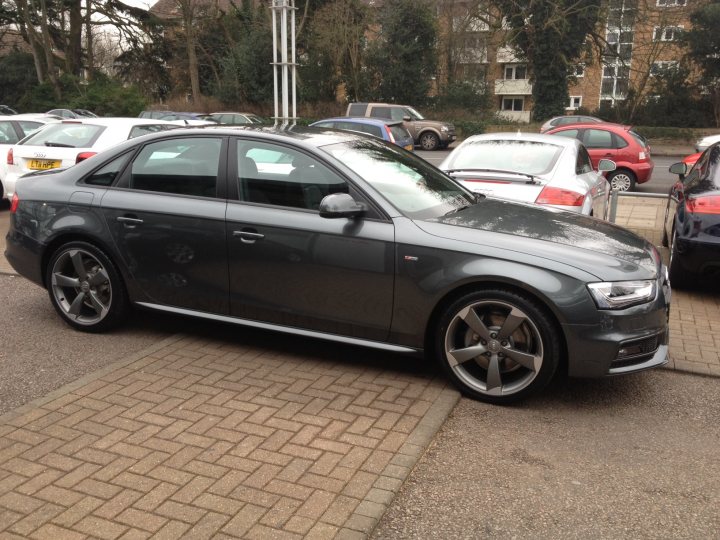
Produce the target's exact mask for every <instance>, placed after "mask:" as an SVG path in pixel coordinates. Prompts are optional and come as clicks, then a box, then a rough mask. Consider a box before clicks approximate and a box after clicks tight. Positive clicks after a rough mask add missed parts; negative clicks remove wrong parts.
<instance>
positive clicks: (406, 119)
mask: <svg viewBox="0 0 720 540" xmlns="http://www.w3.org/2000/svg"><path fill="white" fill-rule="evenodd" d="M403 120H404V121H405V122H412V117H410V116H403Z"/></svg>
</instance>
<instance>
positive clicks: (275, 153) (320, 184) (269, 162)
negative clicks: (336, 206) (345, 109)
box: [237, 140, 349, 210]
mask: <svg viewBox="0 0 720 540" xmlns="http://www.w3.org/2000/svg"><path fill="white" fill-rule="evenodd" d="M237 156H238V188H239V192H240V198H241V199H242V200H243V201H246V202H251V203H259V204H269V205H273V206H284V207H289V208H301V209H305V210H317V209H318V208H319V207H320V201H322V199H323V198H324V197H325V196H326V195H330V194H331V193H349V187H348V184H347V183H346V182H345V180H343V179H342V178H341V177H340V176H338V175H337V174H335V173H334V172H333V171H331V170H330V169H328V168H327V167H326V166H325V165H323V164H322V163H320V162H319V161H317V160H316V159H314V158H312V157H310V156H308V155H307V154H304V153H302V152H299V151H297V150H294V149H291V148H286V147H284V146H280V145H275V144H269V143H264V142H259V141H242V140H239V141H237Z"/></svg>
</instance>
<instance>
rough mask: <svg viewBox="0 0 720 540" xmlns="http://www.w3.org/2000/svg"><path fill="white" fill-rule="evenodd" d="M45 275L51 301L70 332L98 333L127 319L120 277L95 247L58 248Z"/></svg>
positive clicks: (78, 244)
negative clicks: (71, 330)
mask: <svg viewBox="0 0 720 540" xmlns="http://www.w3.org/2000/svg"><path fill="white" fill-rule="evenodd" d="M46 271H47V274H46V283H47V288H48V292H49V294H50V300H51V301H52V303H53V306H54V307H55V309H56V310H57V312H58V313H59V314H60V316H61V317H62V318H63V320H64V321H65V322H66V323H68V324H69V325H70V326H72V327H73V328H76V329H78V330H83V331H85V332H101V331H104V330H108V329H110V328H112V327H114V326H116V325H117V324H119V323H120V322H121V321H122V320H123V319H124V318H125V316H126V315H127V312H128V306H129V304H128V300H127V294H126V292H125V287H124V284H123V281H122V278H121V277H120V273H119V272H118V271H117V269H116V268H115V265H114V264H113V263H112V261H111V260H110V259H109V258H108V256H107V255H105V254H104V253H103V252H102V251H101V250H100V249H98V248H97V247H95V246H94V245H92V244H89V243H87V242H69V243H67V244H64V245H62V246H60V247H59V248H58V249H57V250H56V251H55V252H54V253H53V255H52V257H51V258H50V262H49V263H48V266H47V270H46Z"/></svg>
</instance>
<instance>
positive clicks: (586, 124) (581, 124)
mask: <svg viewBox="0 0 720 540" xmlns="http://www.w3.org/2000/svg"><path fill="white" fill-rule="evenodd" d="M576 128H593V129H598V128H608V129H610V130H613V129H617V130H622V131H629V130H631V129H632V126H627V125H624V124H616V123H614V122H578V123H577V124H568V125H566V126H557V127H554V128H552V129H551V130H548V131H560V130H563V131H564V130H568V129H576Z"/></svg>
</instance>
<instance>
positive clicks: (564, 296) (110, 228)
mask: <svg viewBox="0 0 720 540" xmlns="http://www.w3.org/2000/svg"><path fill="white" fill-rule="evenodd" d="M48 129H49V128H48ZM273 155H276V156H278V157H276V158H274V159H273V158H272V156H273ZM286 155H289V156H290V157H291V161H292V163H293V166H292V167H291V168H290V169H289V170H288V172H287V173H284V172H283V173H280V172H277V171H276V172H272V173H270V172H268V173H261V172H259V170H258V167H257V165H256V162H255V159H254V158H253V156H255V157H258V158H259V157H261V156H262V157H263V159H266V160H273V161H275V162H277V161H280V160H281V159H280V157H279V156H286ZM296 164H297V165H296ZM551 213H552V217H551V218H549V216H550V214H551ZM6 257H7V259H8V261H9V262H10V264H11V265H12V266H13V268H15V270H16V271H17V272H18V273H19V274H20V275H21V276H24V277H26V278H28V279H30V280H31V281H33V282H35V283H37V284H39V285H41V286H43V287H45V288H47V290H48V292H49V296H50V301H51V303H52V305H53V306H54V308H55V310H56V311H57V312H58V314H59V316H60V317H61V318H62V320H63V321H65V322H66V323H67V324H68V325H70V326H72V327H74V328H76V329H79V330H85V331H91V332H99V331H103V330H107V329H109V328H112V327H113V326H116V325H118V324H120V323H121V322H122V320H123V318H124V317H125V316H126V315H127V314H128V311H129V309H130V307H131V306H138V307H142V308H145V309H151V310H156V311H161V312H167V313H174V314H182V315H186V316H193V317H201V318H204V319H208V320H212V321H217V322H223V323H234V324H239V325H244V326H249V327H254V328H263V329H265V330H276V331H282V332H289V333H292V334H298V335H301V336H305V337H315V338H321V339H326V340H331V341H336V342H341V343H352V344H354V345H364V346H367V347H371V348H375V349H382V350H390V351H395V352H406V353H415V354H416V353H419V352H420V351H422V350H423V349H424V348H426V347H427V352H428V353H430V354H432V355H433V356H435V358H436V359H437V360H438V361H439V363H440V364H441V365H442V367H443V369H444V370H445V371H446V373H447V374H448V377H449V378H450V379H451V380H452V381H453V382H454V383H455V384H456V385H457V386H458V387H459V388H460V390H462V391H463V392H464V393H465V394H467V395H469V396H472V397H475V398H478V399H482V400H486V401H490V402H509V401H513V400H517V399H520V398H522V397H525V396H527V395H528V394H530V393H532V392H535V391H538V390H540V389H541V388H543V387H544V386H545V385H546V384H547V383H548V382H549V381H550V380H551V379H552V377H553V375H554V374H555V372H556V371H557V370H558V368H559V367H560V366H562V367H563V369H567V371H568V373H569V374H570V375H571V376H577V377H604V376H607V375H617V374H623V373H630V372H635V371H640V370H643V369H648V368H653V367H656V366H660V365H662V364H664V363H665V362H666V361H667V352H668V347H667V335H668V308H669V300H670V290H669V288H668V284H667V282H666V280H665V279H664V278H665V275H666V272H665V267H664V266H663V264H662V260H661V258H660V257H659V255H658V253H657V250H656V249H655V247H654V246H653V245H652V244H650V243H649V242H648V241H646V240H644V239H642V238H640V237H639V236H637V235H635V234H634V233H632V232H630V231H628V230H626V229H623V228H621V227H617V226H615V225H612V224H609V223H605V222H602V221H600V220H597V219H592V218H588V217H587V216H582V215H578V214H572V213H570V212H562V211H559V210H554V209H550V210H547V209H542V208H538V207H536V206H532V205H519V204H517V203H513V202H510V201H502V200H499V199H493V198H482V197H480V198H478V197H476V196H474V194H473V193H471V192H470V191H468V190H466V189H465V188H464V187H463V186H461V185H460V184H458V183H457V182H454V181H453V180H452V179H450V178H448V177H447V176H446V175H445V174H443V173H442V172H441V171H439V170H438V169H436V168H435V167H433V166H432V165H430V164H429V163H427V162H426V161H425V160H423V159H420V158H419V157H417V156H415V155H414V154H411V153H410V152H402V151H398V150H397V148H395V147H393V146H392V145H390V144H388V143H386V142H384V141H380V140H377V139H374V138H372V137H367V136H361V135H358V134H353V133H348V132H340V131H333V132H332V133H330V132H329V131H318V130H316V129H308V128H300V127H293V128H290V129H273V128H271V127H258V128H251V127H244V128H226V127H222V126H215V127H210V128H204V129H182V130H178V131H177V132H169V133H156V134H154V135H149V136H148V137H144V138H142V139H140V140H134V141H128V142H126V143H123V144H121V145H119V146H117V147H116V148H114V149H112V150H108V151H107V152H103V153H102V154H101V155H99V156H97V157H95V158H93V159H89V160H85V161H84V162H82V163H79V164H78V165H76V166H75V167H71V168H70V169H67V170H64V171H45V172H41V173H38V174H36V175H34V176H33V177H32V181H21V182H20V183H19V184H18V188H17V191H16V193H15V195H14V196H13V202H12V205H11V214H10V228H9V231H8V234H7V250H6Z"/></svg>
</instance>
